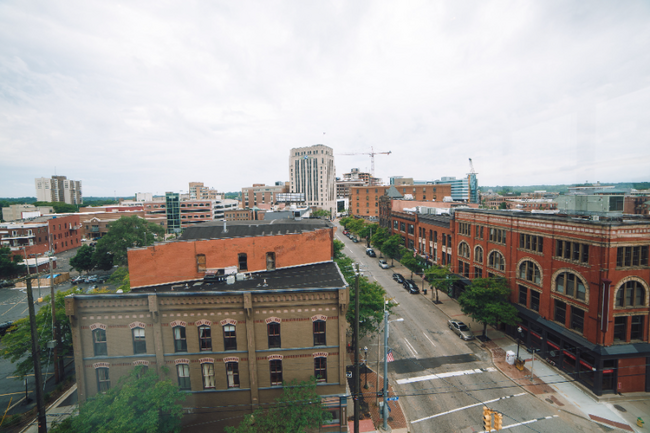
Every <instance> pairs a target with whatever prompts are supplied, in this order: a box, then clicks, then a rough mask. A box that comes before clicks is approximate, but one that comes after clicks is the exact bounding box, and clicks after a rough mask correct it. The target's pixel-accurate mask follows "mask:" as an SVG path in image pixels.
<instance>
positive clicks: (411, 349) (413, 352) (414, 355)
mask: <svg viewBox="0 0 650 433" xmlns="http://www.w3.org/2000/svg"><path fill="white" fill-rule="evenodd" d="M404 342H405V343H406V346H408V347H407V349H408V350H409V351H410V352H411V353H412V354H413V357H414V358H415V357H417V356H418V352H417V351H416V350H415V349H414V348H413V346H411V343H409V341H408V340H407V339H406V338H405V339H404Z"/></svg>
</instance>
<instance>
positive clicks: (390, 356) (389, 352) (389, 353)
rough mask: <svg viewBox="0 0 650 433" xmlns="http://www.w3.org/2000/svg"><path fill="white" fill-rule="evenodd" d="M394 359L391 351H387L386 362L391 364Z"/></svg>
mask: <svg viewBox="0 0 650 433" xmlns="http://www.w3.org/2000/svg"><path fill="white" fill-rule="evenodd" d="M393 361H395V358H394V357H393V350H392V349H388V355H387V356H386V362H393Z"/></svg>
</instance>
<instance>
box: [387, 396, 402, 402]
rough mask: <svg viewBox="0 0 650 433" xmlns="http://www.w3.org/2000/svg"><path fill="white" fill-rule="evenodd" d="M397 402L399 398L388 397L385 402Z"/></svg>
mask: <svg viewBox="0 0 650 433" xmlns="http://www.w3.org/2000/svg"><path fill="white" fill-rule="evenodd" d="M397 400H399V397H388V398H387V399H386V401H397Z"/></svg>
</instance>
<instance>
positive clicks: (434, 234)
mask: <svg viewBox="0 0 650 433" xmlns="http://www.w3.org/2000/svg"><path fill="white" fill-rule="evenodd" d="M433 242H438V232H437V231H435V232H433Z"/></svg>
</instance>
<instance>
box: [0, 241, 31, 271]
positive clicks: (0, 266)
mask: <svg viewBox="0 0 650 433" xmlns="http://www.w3.org/2000/svg"><path fill="white" fill-rule="evenodd" d="M22 261H23V256H21V255H20V254H17V255H15V256H12V255H11V249H10V248H8V247H1V248H0V278H11V277H15V276H18V275H22V274H23V273H24V272H25V265H20V264H19V263H20V262H22Z"/></svg>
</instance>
